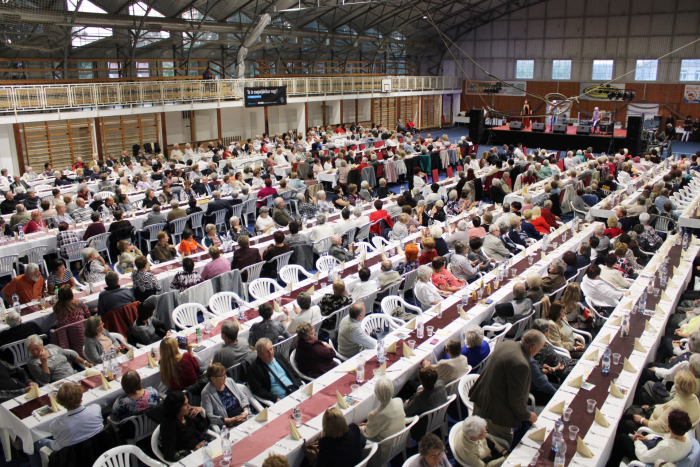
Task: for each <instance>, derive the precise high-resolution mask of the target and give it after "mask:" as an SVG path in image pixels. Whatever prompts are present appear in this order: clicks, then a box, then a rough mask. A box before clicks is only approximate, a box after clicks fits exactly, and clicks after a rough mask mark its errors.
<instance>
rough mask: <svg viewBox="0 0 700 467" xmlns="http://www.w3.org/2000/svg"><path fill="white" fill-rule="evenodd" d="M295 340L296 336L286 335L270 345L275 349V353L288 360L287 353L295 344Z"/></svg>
mask: <svg viewBox="0 0 700 467" xmlns="http://www.w3.org/2000/svg"><path fill="white" fill-rule="evenodd" d="M296 341H297V336H296V335H293V336H292V337H288V338H286V339H285V340H283V341H279V342H277V343H276V344H275V345H273V346H272V348H273V349H275V355H282V356H283V357H284V358H286V359H287V360H289V354H290V352H291V350H292V348H293V347H294V345H295V344H296Z"/></svg>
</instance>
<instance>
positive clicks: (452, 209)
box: [445, 201, 462, 216]
mask: <svg viewBox="0 0 700 467" xmlns="http://www.w3.org/2000/svg"><path fill="white" fill-rule="evenodd" d="M461 212H462V208H460V207H459V203H458V202H457V201H448V202H447V204H446V205H445V213H447V215H449V216H456V215H458V214H460V213H461Z"/></svg>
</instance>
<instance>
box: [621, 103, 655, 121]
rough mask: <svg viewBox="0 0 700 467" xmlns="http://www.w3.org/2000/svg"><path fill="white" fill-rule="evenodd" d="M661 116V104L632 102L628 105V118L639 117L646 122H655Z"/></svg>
mask: <svg viewBox="0 0 700 467" xmlns="http://www.w3.org/2000/svg"><path fill="white" fill-rule="evenodd" d="M657 115H659V104H639V103H634V102H630V103H629V104H627V116H628V117H631V116H638V117H642V118H643V119H644V120H653V119H654V117H656V116H657Z"/></svg>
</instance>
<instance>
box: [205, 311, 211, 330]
mask: <svg viewBox="0 0 700 467" xmlns="http://www.w3.org/2000/svg"><path fill="white" fill-rule="evenodd" d="M204 334H211V319H210V318H209V313H204Z"/></svg>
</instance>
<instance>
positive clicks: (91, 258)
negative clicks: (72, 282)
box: [80, 248, 111, 283]
mask: <svg viewBox="0 0 700 467" xmlns="http://www.w3.org/2000/svg"><path fill="white" fill-rule="evenodd" d="M82 256H83V264H84V266H83V270H82V271H81V272H80V276H82V278H83V279H84V280H85V282H92V283H95V282H102V281H104V280H105V275H106V274H107V273H108V272H109V271H111V269H110V267H109V265H108V264H107V263H106V262H105V260H104V258H103V257H102V256H100V254H99V253H98V252H97V250H95V249H94V248H85V249H83V252H82Z"/></svg>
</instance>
